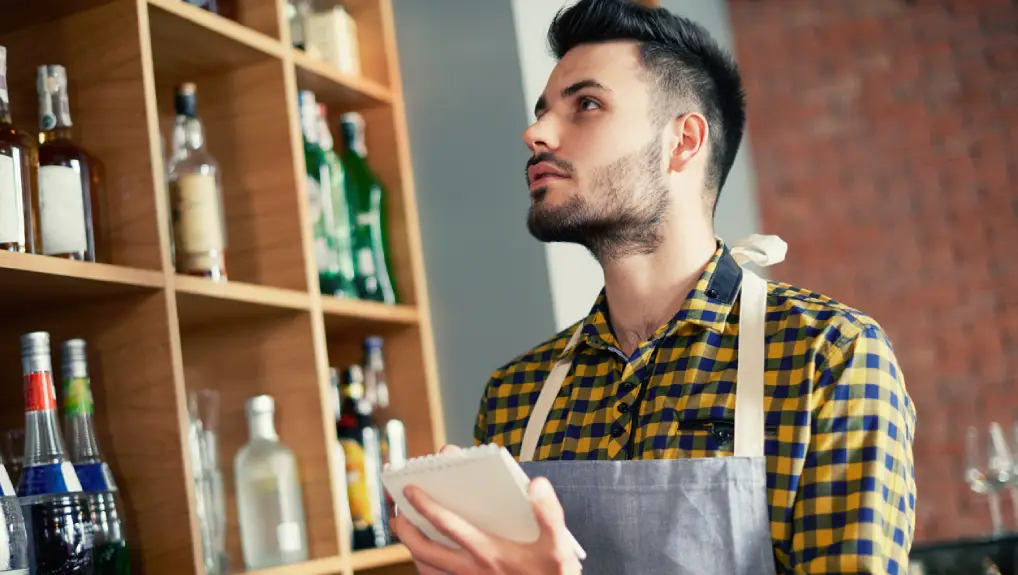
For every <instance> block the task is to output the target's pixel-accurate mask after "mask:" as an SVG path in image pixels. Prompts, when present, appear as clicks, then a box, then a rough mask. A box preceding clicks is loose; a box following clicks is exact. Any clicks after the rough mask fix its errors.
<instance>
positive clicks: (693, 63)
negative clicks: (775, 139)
mask: <svg viewBox="0 0 1018 575" xmlns="http://www.w3.org/2000/svg"><path fill="white" fill-rule="evenodd" d="M612 41H634V42H637V43H638V44H639V46H640V58H641V60H642V62H643V67H644V68H645V71H646V72H647V73H648V76H649V77H650V80H651V82H652V98H653V100H654V101H655V102H656V103H655V105H654V109H653V110H652V113H653V115H654V118H652V119H653V120H654V121H655V122H656V123H657V122H664V121H666V120H670V119H672V118H674V117H676V116H678V115H681V114H683V113H686V112H689V111H692V110H691V109H690V106H693V107H695V108H699V110H698V111H699V112H701V113H702V114H703V115H704V116H705V117H706V119H707V125H708V127H709V128H710V134H709V136H708V139H709V141H708V145H709V147H710V158H709V161H708V162H707V175H706V186H707V190H706V191H707V192H708V197H709V201H710V202H711V204H712V205H711V208H712V210H714V209H716V208H717V198H718V196H719V195H720V193H721V188H722V187H723V186H724V185H725V180H726V179H727V178H728V172H729V171H730V170H731V169H732V164H733V163H734V162H735V155H736V153H737V152H738V150H739V144H740V143H741V141H742V134H743V131H744V130H745V124H746V96H745V92H744V91H743V88H742V80H741V78H740V77H739V70H738V67H737V66H736V64H735V61H734V60H733V59H732V57H731V56H730V55H729V54H728V53H727V52H725V51H724V50H722V49H721V47H720V46H718V44H717V42H715V41H714V39H713V38H712V37H711V36H710V34H709V33H708V32H707V30H706V29H704V27H703V26H701V25H700V24H697V23H696V22H693V21H692V20H690V19H688V18H684V17H682V16H677V15H675V14H672V13H671V12H669V11H668V10H666V9H664V8H650V7H648V6H644V5H642V4H639V3H637V2H635V1H633V0H580V1H579V2H577V3H576V4H574V5H572V6H570V7H568V8H564V9H562V10H560V11H559V12H558V14H557V15H556V16H555V19H554V21H552V24H551V27H550V28H549V29H548V44H549V45H550V47H551V51H552V53H553V54H554V55H555V57H556V58H557V59H559V60H561V59H562V57H563V56H565V55H566V53H567V52H569V51H570V50H572V49H573V48H575V47H576V46H579V45H582V44H594V43H602V42H612ZM662 125H663V124H662ZM711 196H712V197H711Z"/></svg>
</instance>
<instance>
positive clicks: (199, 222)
mask: <svg viewBox="0 0 1018 575" xmlns="http://www.w3.org/2000/svg"><path fill="white" fill-rule="evenodd" d="M195 91H196V88H195V85H194V84H192V83H185V84H182V85H180V86H178V87H177V91H176V97H175V99H174V103H175V107H176V113H177V117H176V120H175V126H174V133H175V134H181V135H182V136H183V145H182V146H181V147H180V149H179V150H176V151H175V152H174V155H173V156H172V158H171V160H170V165H169V175H168V178H169V188H170V208H171V212H172V214H173V240H174V241H173V243H174V255H175V260H176V269H177V273H182V274H187V275H196V276H201V277H206V278H209V279H211V280H213V281H226V279H227V274H226V216H225V213H224V209H223V190H222V181H221V178H220V173H219V163H218V162H217V161H216V160H215V158H213V157H212V156H211V155H210V154H209V153H208V151H207V150H206V149H205V130H204V127H203V126H202V122H201V120H200V119H199V118H198V113H197V97H196V95H195ZM177 126H179V127H180V129H179V130H178V129H177Z"/></svg>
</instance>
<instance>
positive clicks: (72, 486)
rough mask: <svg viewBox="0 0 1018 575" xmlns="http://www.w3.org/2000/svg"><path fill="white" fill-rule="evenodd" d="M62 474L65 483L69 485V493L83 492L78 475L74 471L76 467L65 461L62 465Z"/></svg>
mask: <svg viewBox="0 0 1018 575" xmlns="http://www.w3.org/2000/svg"><path fill="white" fill-rule="evenodd" d="M60 474H61V475H63V476H64V483H65V484H66V485H67V492H68V493H78V492H80V491H81V482H79V481H78V473H77V472H76V471H74V466H73V465H71V464H70V462H67V461H65V462H63V463H61V464H60Z"/></svg>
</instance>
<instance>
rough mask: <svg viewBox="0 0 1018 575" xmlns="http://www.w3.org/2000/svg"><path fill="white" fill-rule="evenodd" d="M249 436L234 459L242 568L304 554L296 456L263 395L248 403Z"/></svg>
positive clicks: (302, 558)
mask: <svg viewBox="0 0 1018 575" xmlns="http://www.w3.org/2000/svg"><path fill="white" fill-rule="evenodd" d="M246 411H247V426H248V433H249V435H250V440H249V441H248V442H247V444H246V445H244V447H242V448H241V449H240V451H239V452H238V453H237V456H236V458H235V459H234V473H235V475H236V482H237V514H238V516H239V519H240V543H241V550H242V551H243V555H244V567H245V568H246V569H248V570H251V569H265V568H268V567H276V566H279V565H287V564H290V563H296V562H300V561H306V560H307V558H308V543H307V533H306V526H305V523H304V503H303V498H302V495H301V486H300V473H299V471H298V469H297V458H296V456H295V455H294V453H293V450H291V449H290V448H289V447H287V446H286V445H284V444H283V443H282V442H280V441H279V436H278V435H277V434H276V428H275V424H274V423H273V414H274V411H275V402H274V400H273V399H272V397H270V396H268V395H258V396H255V397H252V398H251V399H249V400H248V401H247V405H246Z"/></svg>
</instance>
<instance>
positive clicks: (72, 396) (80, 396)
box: [64, 366, 102, 463]
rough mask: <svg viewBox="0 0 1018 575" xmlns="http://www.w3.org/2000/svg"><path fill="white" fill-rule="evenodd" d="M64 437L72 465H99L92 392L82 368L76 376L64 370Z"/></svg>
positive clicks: (100, 458)
mask: <svg viewBox="0 0 1018 575" xmlns="http://www.w3.org/2000/svg"><path fill="white" fill-rule="evenodd" d="M72 369H73V368H72ZM64 437H65V438H66V440H67V443H68V446H67V448H68V455H69V456H70V459H71V462H72V463H100V462H101V461H102V454H101V453H100V452H99V442H98V440H97V439H96V433H95V424H94V423H93V407H92V388H91V385H90V383H89V379H88V373H87V372H86V371H85V370H84V369H83V366H82V368H81V369H80V370H79V371H77V372H75V371H70V373H68V370H67V369H65V373H64Z"/></svg>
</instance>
